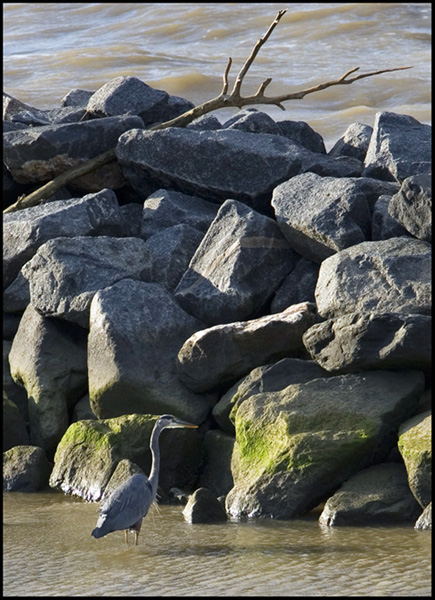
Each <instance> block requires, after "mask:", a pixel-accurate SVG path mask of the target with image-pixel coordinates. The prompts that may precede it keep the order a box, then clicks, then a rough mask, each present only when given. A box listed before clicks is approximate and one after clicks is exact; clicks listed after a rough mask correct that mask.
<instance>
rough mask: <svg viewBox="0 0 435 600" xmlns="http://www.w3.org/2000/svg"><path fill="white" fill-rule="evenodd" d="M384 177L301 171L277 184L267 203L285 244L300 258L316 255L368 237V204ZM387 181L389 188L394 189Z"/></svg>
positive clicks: (320, 256) (315, 257)
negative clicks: (356, 176) (371, 177)
mask: <svg viewBox="0 0 435 600" xmlns="http://www.w3.org/2000/svg"><path fill="white" fill-rule="evenodd" d="M386 189H387V188H386V186H385V183H381V182H379V181H376V180H374V179H369V178H355V177H342V178H337V177H320V176H319V175H316V174H314V173H303V174H301V175H297V176H296V177H292V178H291V179H290V180H288V181H285V182H284V183H281V184H280V185H278V186H277V187H276V188H275V189H274V191H273V198H272V206H273V208H274V210H275V215H276V219H277V221H278V224H279V226H280V227H281V229H282V231H283V233H284V235H285V237H286V238H287V240H288V242H289V244H290V245H291V247H292V248H294V250H296V252H298V253H299V254H301V255H302V256H303V257H304V258H306V259H308V260H311V261H314V262H316V263H321V262H322V260H324V259H325V258H327V257H328V256H331V255H332V254H334V253H335V252H339V251H340V250H343V249H344V248H348V247H349V246H354V245H355V244H358V243H360V242H363V241H364V240H367V239H370V231H371V214H370V209H371V206H372V205H373V204H374V201H375V200H376V199H377V198H378V196H379V195H381V194H382V193H385V191H386ZM396 189H397V188H396V187H395V186H391V192H392V193H394V192H395V191H396Z"/></svg>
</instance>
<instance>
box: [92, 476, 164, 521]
mask: <svg viewBox="0 0 435 600" xmlns="http://www.w3.org/2000/svg"><path fill="white" fill-rule="evenodd" d="M152 501H153V497H152V489H151V484H150V483H149V481H148V478H147V477H145V475H138V474H137V475H133V477H130V479H128V480H127V481H126V482H125V483H123V484H121V485H120V486H119V487H117V488H116V490H115V491H114V492H113V493H112V494H111V495H110V497H109V498H108V499H107V500H106V501H105V502H104V504H103V505H102V507H101V511H100V518H99V520H98V523H97V527H99V526H101V527H103V526H104V529H105V530H106V529H107V530H110V531H115V530H118V529H128V528H129V527H132V526H133V525H134V524H135V523H137V522H138V521H140V519H142V518H143V517H144V516H145V515H146V514H147V512H148V510H149V507H150V506H151V504H152ZM100 522H101V525H99V523H100Z"/></svg>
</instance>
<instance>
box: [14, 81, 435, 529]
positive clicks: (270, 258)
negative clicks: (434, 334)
mask: <svg viewBox="0 0 435 600" xmlns="http://www.w3.org/2000/svg"><path fill="white" fill-rule="evenodd" d="M5 100H6V101H5V102H4V111H3V119H4V184H3V185H4V189H3V207H4V208H7V207H8V206H10V205H12V204H13V203H15V202H16V200H17V198H18V196H20V195H22V194H28V193H30V192H32V191H33V190H34V189H36V188H37V187H38V186H40V185H42V184H43V183H45V182H46V181H48V180H49V179H50V178H52V177H54V176H56V175H58V174H60V173H62V172H64V171H65V170H67V169H70V168H72V167H74V166H76V165H78V164H81V163H83V162H86V160H88V159H90V158H92V157H95V156H97V155H99V154H101V153H103V152H105V151H107V150H110V149H111V148H113V149H114V157H115V158H114V160H113V161H112V162H111V163H109V164H107V165H105V166H104V167H101V168H99V169H97V170H96V171H95V172H94V173H89V174H88V175H87V176H85V177H80V179H79V180H77V181H74V182H71V183H70V184H69V185H68V186H67V187H63V188H62V189H61V190H60V191H58V192H56V194H55V196H54V197H52V198H50V199H49V201H47V202H44V203H42V204H39V205H37V206H33V207H32V208H25V209H22V210H16V211H15V212H7V213H6V214H5V215H4V218H3V240H4V251H3V289H4V327H3V338H4V351H3V356H4V365H5V377H4V392H3V402H4V415H5V418H4V423H5V427H7V435H4V436H3V442H4V447H3V450H4V465H5V468H4V488H5V489H7V490H8V491H14V490H18V491H36V490H38V489H43V488H44V486H46V485H48V484H49V485H50V486H52V487H54V488H58V489H60V490H63V491H64V492H66V493H72V494H76V495H79V496H81V497H82V498H85V499H88V500H100V499H101V498H104V497H106V496H107V495H108V494H109V493H110V491H111V490H113V489H114V488H115V487H116V485H117V484H118V483H120V482H121V481H123V480H125V479H126V478H127V477H129V476H130V475H131V474H133V473H137V472H141V471H143V472H145V473H148V470H149V468H150V453H149V449H148V443H149V437H150V434H151V430H152V426H153V423H154V422H155V420H156V419H157V418H158V415H161V414H164V413H172V414H174V415H176V416H178V417H179V418H182V419H184V420H187V421H190V422H192V423H195V424H197V425H199V428H198V429H197V430H186V431H184V430H182V431H180V432H178V431H174V432H169V433H168V434H167V435H166V434H165V435H164V436H162V466H161V471H162V474H161V480H160V497H161V499H162V500H163V501H164V500H169V499H170V498H175V497H177V496H180V495H182V496H183V495H184V497H185V498H187V496H188V495H189V494H191V500H190V504H189V505H188V507H187V508H186V510H185V513H184V514H185V518H186V520H188V521H190V522H207V521H210V520H211V521H216V520H220V521H222V525H221V526H225V522H226V520H227V517H231V518H241V517H251V518H252V517H274V518H282V519H291V518H294V517H299V516H302V515H304V514H306V513H308V512H309V511H311V510H312V509H314V508H316V507H317V506H318V505H319V504H324V508H323V512H322V513H321V516H320V523H321V524H322V525H323V526H338V525H341V524H365V523H367V524H372V523H391V522H403V523H410V524H411V526H412V525H414V524H415V523H416V521H417V519H418V523H417V525H416V527H417V528H418V529H427V528H428V527H430V526H431V508H430V506H431V504H430V503H431V470H430V459H431V446H430V439H431V428H430V409H431V404H430V389H431V372H432V371H431V241H432V235H431V233H432V226H431V204H432V197H431V170H430V158H431V157H430V143H429V141H430V131H431V129H430V127H429V126H428V125H423V124H421V123H419V122H418V121H416V120H415V119H413V118H412V117H410V116H408V115H400V114H395V113H389V112H381V113H378V115H377V116H376V119H375V123H374V125H373V127H370V126H369V125H366V124H364V123H354V124H352V125H351V126H350V127H349V128H348V129H347V130H346V131H344V132H343V135H342V136H341V138H340V139H338V140H337V142H336V144H335V145H334V147H333V148H332V150H331V151H330V152H327V151H326V149H325V145H324V143H323V140H322V138H321V136H320V135H319V134H318V133H317V132H315V131H314V130H313V129H312V128H311V127H310V126H309V125H308V124H307V123H303V122H297V121H292V120H289V119H287V120H282V121H280V122H275V121H274V120H273V119H272V118H271V117H269V116H268V115H266V114H265V113H263V112H261V110H255V109H245V110H241V111H240V112H239V113H237V114H236V115H234V116H232V117H231V118H228V120H227V121H226V122H223V123H221V122H220V121H219V120H218V119H217V118H216V117H215V116H214V115H213V114H208V115H205V116H203V117H201V118H200V119H198V120H197V121H193V122H192V123H190V124H189V125H188V126H187V127H184V128H181V127H178V128H175V127H166V128H164V129H156V130H153V131H150V130H149V127H150V126H152V125H155V124H159V123H163V122H165V121H167V120H168V119H172V118H174V117H176V116H178V115H181V114H182V113H183V112H185V111H186V110H189V109H190V108H192V104H191V103H190V102H188V101H187V100H184V99H183V98H178V97H175V96H171V95H170V94H167V93H166V92H164V91H163V90H155V89H153V88H152V87H151V86H149V85H147V84H146V83H145V82H142V81H140V80H139V79H137V78H135V77H116V78H115V79H113V80H112V81H109V82H107V83H106V84H105V85H103V86H102V87H101V88H100V89H99V90H97V91H96V92H92V91H87V90H72V91H71V92H70V93H69V94H68V95H67V97H66V98H65V99H64V101H63V104H62V106H61V107H59V108H57V109H51V110H47V111H43V110H38V109H36V108H34V107H29V106H26V105H25V104H23V103H22V102H20V101H18V100H15V99H13V98H11V97H9V96H6V98H5ZM80 416H81V418H80ZM35 457H36V458H35ZM179 490H182V492H180V491H179ZM195 490H196V492H195ZM217 496H219V497H220V500H219V502H218V501H217V500H216V497H217ZM223 506H225V509H224V508H223ZM225 512H226V515H225ZM422 515H423V516H422Z"/></svg>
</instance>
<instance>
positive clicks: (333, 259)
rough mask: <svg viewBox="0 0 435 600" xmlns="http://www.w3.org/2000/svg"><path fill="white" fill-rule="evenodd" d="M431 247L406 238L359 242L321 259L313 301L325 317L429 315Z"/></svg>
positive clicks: (430, 300)
mask: <svg viewBox="0 0 435 600" xmlns="http://www.w3.org/2000/svg"><path fill="white" fill-rule="evenodd" d="M431 287H432V286H431V245H430V244H428V243H427V242H423V241H421V240H415V239H412V238H409V237H399V238H390V239H388V240H380V241H376V242H362V243H361V244H357V245H356V246H352V247H351V248H347V249H346V250H342V251H341V252H337V254H334V255H333V256H330V257H329V258H327V259H326V260H324V261H323V262H322V264H321V266H320V271H319V278H318V280H317V286H316V292H315V298H316V303H317V310H318V312H319V314H320V315H321V316H322V317H324V318H326V319H329V318H333V317H338V316H341V315H343V314H346V313H354V312H360V313H364V312H381V313H384V312H397V313H401V314H416V313H417V314H430V312H431V304H432V299H431Z"/></svg>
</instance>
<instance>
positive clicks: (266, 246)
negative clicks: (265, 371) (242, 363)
mask: <svg viewBox="0 0 435 600" xmlns="http://www.w3.org/2000/svg"><path fill="white" fill-rule="evenodd" d="M297 258H298V257H297V255H296V253H295V252H294V251H293V250H291V248H290V246H289V244H288V242H287V241H286V240H285V238H284V236H283V234H282V233H281V230H280V229H279V227H278V225H277V223H276V222H275V221H273V220H272V219H270V218H268V217H265V216H264V215H261V214H259V213H257V212H256V211H254V210H252V209H251V208H249V207H247V206H246V205H245V204H242V203H241V202H238V201H236V200H227V201H226V202H225V203H224V204H223V205H222V206H221V207H220V209H219V212H218V213H217V215H216V218H215V219H214V221H213V223H212V224H211V225H210V228H209V229H208V231H207V233H206V235H205V236H204V238H203V240H202V242H201V244H200V245H199V247H198V249H197V251H196V252H195V254H194V256H193V258H192V260H191V262H190V266H189V269H188V270H187V271H186V273H185V274H184V275H183V277H182V279H181V281H180V283H179V284H178V286H177V288H176V290H175V297H176V299H177V300H178V302H179V303H180V305H181V306H182V307H183V308H184V310H186V311H187V312H189V313H190V314H192V315H194V316H195V317H198V318H199V319H201V320H202V321H204V322H205V323H207V325H216V324H219V323H228V322H231V321H238V320H243V319H247V318H252V317H253V316H256V314H255V313H257V312H258V311H259V310H260V309H261V307H262V306H263V305H264V304H265V302H266V301H267V300H268V298H269V297H270V296H271V294H272V293H273V291H274V290H275V289H276V288H277V287H278V285H279V284H280V283H281V281H282V279H283V278H284V277H285V276H286V275H287V273H288V272H289V271H290V270H291V269H292V267H293V266H294V264H295V262H296V260H297ZM258 265H261V269H259V268H258Z"/></svg>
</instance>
